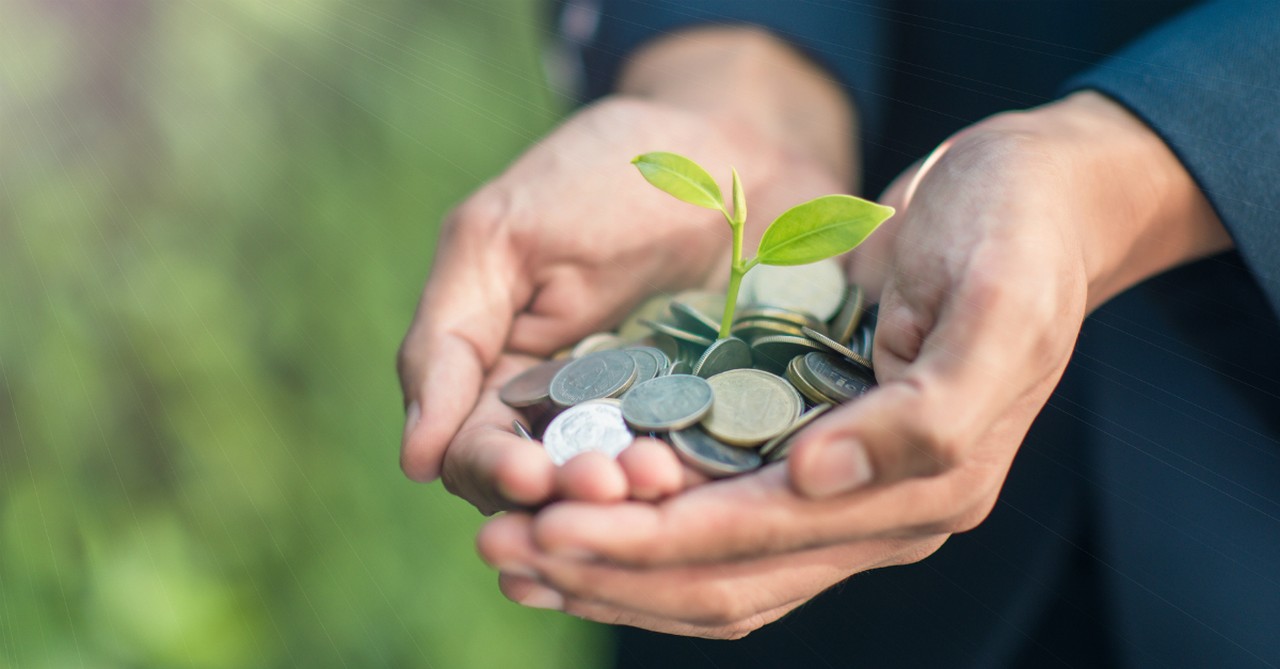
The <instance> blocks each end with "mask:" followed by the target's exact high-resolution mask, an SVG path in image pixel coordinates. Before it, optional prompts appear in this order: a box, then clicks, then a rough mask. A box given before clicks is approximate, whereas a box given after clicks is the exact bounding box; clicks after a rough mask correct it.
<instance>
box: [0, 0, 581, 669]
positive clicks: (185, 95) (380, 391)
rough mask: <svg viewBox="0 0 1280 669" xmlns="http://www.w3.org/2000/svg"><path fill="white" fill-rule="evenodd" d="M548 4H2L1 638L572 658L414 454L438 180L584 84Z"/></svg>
mask: <svg viewBox="0 0 1280 669" xmlns="http://www.w3.org/2000/svg"><path fill="white" fill-rule="evenodd" d="M545 13H546V8H545V7H543V6H541V5H540V4H537V3H535V2H533V0H379V2H372V3H365V2H355V1H346V0H279V1H277V0H272V1H270V2H265V1H263V0H210V1H207V2H206V1H205V0H58V1H54V0H26V1H20V0H0V668H8V667H14V668H17V667H21V668H24V669H26V668H33V667H34V668H42V667H50V668H53V667H57V668H63V667H250V666H282V667H283V666H290V667H292V666H315V667H330V666H336V667H381V666H388V667H391V666H394V667H409V666H421V667H508V666H520V667H522V668H524V669H536V668H537V667H566V666H573V667H584V666H594V665H597V664H599V662H600V660H599V656H600V652H601V650H602V648H603V638H602V636H601V630H600V629H599V628H595V627H591V626H588V625H586V624H583V623H579V622H577V621H573V620H571V619H569V618H567V617H565V616H560V615H556V614H547V613H541V612H533V611H527V610H523V609H520V608H519V607H516V606H515V605H513V604H510V603H508V602H506V600H504V599H503V598H502V597H501V595H500V594H499V593H498V592H497V588H496V585H495V583H496V579H495V577H494V574H493V573H492V572H490V571H489V570H488V569H487V568H485V567H484V566H483V565H482V564H481V563H480V561H479V560H478V559H477V558H476V557H475V554H474V549H473V543H472V541H473V535H474V531H475V529H476V528H477V527H478V526H479V524H480V522H481V518H480V517H479V516H478V514H476V513H475V511H474V510H473V509H471V508H470V507H469V506H467V505H465V504H464V503H462V502H459V501H457V500H455V499H453V498H451V497H449V496H448V495H447V494H445V493H444V492H443V491H442V490H441V489H440V487H439V486H438V485H433V486H421V485H417V484H413V483H410V482H409V481H407V480H405V479H404V478H403V477H402V476H401V474H400V472H399V470H398V467H397V463H396V450H397V447H398V443H399V436H400V430H401V421H402V413H401V410H400V406H399V395H398V390H397V387H396V382H395V377H394V368H393V357H394V353H395V349H396V347H397V345H398V343H399V339H400V336H401V335H402V334H403V330H404V328H405V326H406V325H407V323H408V320H409V317H410V315H411V313H412V309H413V306H414V304H415V302H416V299H417V293H418V291H419V289H420V287H421V282H422V279H423V278H424V276H425V273H426V270H427V268H428V265H429V261H430V257H431V248H432V241H433V239H434V237H435V234H436V231H437V229H438V225H439V220H440V218H441V216H442V214H443V213H444V212H445V211H447V209H448V207H449V206H450V205H451V204H452V203H455V202H456V201H458V200H459V199H460V198H462V197H463V196H464V195H465V194H466V193H467V192H468V191H469V190H471V189H473V188H475V187H476V186H477V185H478V184H479V183H481V182H482V181H483V180H485V179H486V178H488V177H490V176H492V175H494V174H495V173H497V172H498V171H499V170H500V169H501V168H502V166H503V165H504V164H505V163H506V162H508V161H509V160H510V159H511V158H512V157H513V156H514V155H515V154H516V153H517V152H519V150H520V149H521V148H522V147H524V146H526V145H527V144H528V143H529V142H531V141H532V140H533V139H535V138H536V137H537V136H539V135H540V134H541V133H543V132H545V131H546V129H548V128H549V127H550V126H551V125H552V124H554V122H555V121H556V119H557V118H558V117H559V116H560V115H561V114H563V113H564V110H565V109H567V104H566V101H565V100H564V99H563V97H562V96H558V95H555V94H552V93H550V92H549V90H548V88H547V86H546V84H545V83H544V81H543V76H542V72H541V68H540V65H539V62H538V59H539V56H540V50H541V49H542V48H543V46H545V43H546V42H547V40H548V38H549V34H550V33H549V30H548V20H547V17H546V16H545Z"/></svg>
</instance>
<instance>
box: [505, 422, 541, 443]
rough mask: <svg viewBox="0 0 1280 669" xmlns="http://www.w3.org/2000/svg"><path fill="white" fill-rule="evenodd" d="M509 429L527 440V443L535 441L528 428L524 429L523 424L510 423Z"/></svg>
mask: <svg viewBox="0 0 1280 669" xmlns="http://www.w3.org/2000/svg"><path fill="white" fill-rule="evenodd" d="M511 429H512V430H515V433H516V434H518V435H520V436H521V437H524V438H525V439H528V440H529V441H537V439H534V438H533V433H531V432H529V428H527V427H525V426H524V423H521V422H520V421H518V420H513V421H511Z"/></svg>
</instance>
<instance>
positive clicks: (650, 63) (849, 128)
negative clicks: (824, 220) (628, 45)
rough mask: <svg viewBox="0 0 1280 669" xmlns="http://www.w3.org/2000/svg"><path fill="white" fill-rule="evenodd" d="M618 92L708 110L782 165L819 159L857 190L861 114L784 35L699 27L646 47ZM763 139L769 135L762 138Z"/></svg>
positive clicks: (728, 130)
mask: <svg viewBox="0 0 1280 669" xmlns="http://www.w3.org/2000/svg"><path fill="white" fill-rule="evenodd" d="M618 94H619V95H621V96H626V97H637V98H643V99H648V100H652V101H655V102H660V103H662V104H665V105H670V106H673V107H678V108H682V109H686V110H689V111H694V112H697V113H699V114H702V115H704V116H706V117H707V118H709V119H710V120H712V121H713V122H714V123H715V124H716V125H717V126H718V127H720V128H721V129H722V130H723V131H724V132H726V133H727V134H729V135H730V136H734V137H739V138H741V142H740V143H741V144H743V145H748V144H751V145H766V146H771V147H773V149H774V150H775V151H776V152H777V153H779V154H783V155H777V156H774V157H773V158H772V159H773V160H776V161H777V162H779V163H795V162H814V163H817V164H818V165H820V166H821V167H822V168H823V169H824V170H826V171H827V172H828V173H830V174H831V175H832V176H833V177H835V178H836V179H838V180H839V181H840V183H842V184H846V185H847V187H849V188H850V189H853V188H854V187H855V186H856V185H857V182H858V178H859V176H860V175H859V174H858V170H857V168H856V166H857V164H858V156H857V155H856V150H857V147H856V141H855V137H856V127H857V118H856V112H855V110H854V107H853V104H852V102H851V101H850V99H849V97H848V96H847V95H846V94H845V93H844V91H843V90H842V89H841V87H840V86H839V85H838V84H836V83H835V82H834V81H833V80H832V79H831V77H830V76H829V75H828V74H827V73H826V72H825V71H824V70H823V69H822V68H820V67H819V66H818V65H816V64H814V63H813V62H811V61H809V60H808V59H807V58H805V57H804V56H803V55H801V54H799V53H798V52H796V51H795V50H794V49H793V48H791V47H790V46H789V45H787V44H786V43H785V42H783V41H782V40H780V39H778V38H776V37H773V36H772V35H770V34H769V33H767V32H765V31H763V30H761V29H758V28H751V27H707V28H697V29H692V30H688V31H684V32H680V33H675V34H672V35H668V36H664V37H662V38H659V39H656V40H654V41H653V42H651V43H649V44H647V45H645V46H644V47H642V48H641V49H639V50H637V51H636V53H635V54H634V55H633V56H632V57H631V59H630V60H629V61H628V63H627V65H626V66H625V67H624V69H623V71H622V74H621V75H620V77H619V83H618ZM762 140H763V141H762Z"/></svg>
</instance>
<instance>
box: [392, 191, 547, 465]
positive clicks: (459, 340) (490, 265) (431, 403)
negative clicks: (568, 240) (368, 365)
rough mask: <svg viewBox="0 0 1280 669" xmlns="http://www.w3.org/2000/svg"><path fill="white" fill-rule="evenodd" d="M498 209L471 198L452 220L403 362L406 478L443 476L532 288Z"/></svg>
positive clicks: (482, 199) (402, 461)
mask: <svg viewBox="0 0 1280 669" xmlns="http://www.w3.org/2000/svg"><path fill="white" fill-rule="evenodd" d="M501 216H502V213H501V206H500V204H495V203H494V202H492V197H491V196H487V195H484V194H478V195H476V196H473V197H472V198H471V200H469V201H468V203H466V204H464V205H463V206H462V207H460V208H459V210H458V211H457V212H455V214H453V215H452V216H451V220H450V221H449V223H448V225H447V232H446V234H444V235H443V236H442V237H441V239H440V246H439V250H438V252H437V254H436V258H435V261H434V263H433V266H432V270H431V276H430V278H429V279H428V280H427V284H426V287H425V288H424V289H423V293H422V299H421V301H420V302H419V304H418V309H417V312H416V313H415V314H414V320H413V324H412V325H411V326H410V328H409V333H408V334H407V335H406V336H405V340H404V342H403V343H402V344H401V347H400V353H399V358H398V369H399V374H400V384H401V389H402V391H403V393H404V402H405V406H406V407H409V411H408V418H409V420H407V421H406V426H405V430H404V435H403V438H402V443H401V450H400V465H401V468H402V469H403V470H404V472H405V474H406V475H407V476H409V478H411V479H414V480H416V481H430V480H433V479H435V478H436V477H437V476H439V475H440V469H441V464H442V463H441V460H442V455H443V452H444V449H445V446H446V445H447V444H448V443H449V441H450V440H451V439H453V437H454V435H455V434H456V432H457V430H458V428H459V426H461V425H462V421H463V419H464V418H465V417H466V416H467V414H469V413H470V412H471V409H472V407H473V406H474V405H475V403H476V398H477V396H478V394H479V392H480V385H481V382H482V381H483V379H484V376H485V371H486V370H487V369H488V368H489V367H490V366H492V365H493V363H494V361H495V360H497V357H498V354H499V352H500V351H501V350H502V345H503V342H504V341H505V340H506V338H507V334H508V332H509V330H510V329H511V319H512V314H513V313H515V311H516V310H517V309H518V308H519V307H520V306H521V305H522V304H524V302H525V301H527V300H528V298H529V292H530V291H531V290H532V287H531V286H529V285H527V284H528V282H527V281H524V282H522V281H520V280H519V279H518V272H519V271H520V270H519V263H516V262H514V261H513V255H512V253H511V251H510V248H509V246H508V245H507V244H506V240H505V238H504V235H503V234H502V233H501V229H502V228H501V224H502V222H501Z"/></svg>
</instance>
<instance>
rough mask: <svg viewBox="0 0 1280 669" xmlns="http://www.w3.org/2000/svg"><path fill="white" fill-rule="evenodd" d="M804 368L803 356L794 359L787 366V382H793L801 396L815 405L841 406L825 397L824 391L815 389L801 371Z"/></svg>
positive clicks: (833, 399) (835, 400) (832, 398)
mask: <svg viewBox="0 0 1280 669" xmlns="http://www.w3.org/2000/svg"><path fill="white" fill-rule="evenodd" d="M803 366H804V356H802V355H798V356H796V357H794V358H792V359H791V362H790V363H789V364H788V365H787V372H786V377H787V380H788V381H790V382H791V385H793V386H795V387H796V390H798V391H800V394H801V395H804V396H805V398H806V399H808V400H809V401H810V402H812V403H813V404H839V401H838V400H837V399H835V398H834V397H827V396H826V395H823V394H822V391H820V390H818V389H817V388H815V387H814V385H813V384H812V383H810V382H809V380H808V379H807V378H805V376H804V374H803V373H802V372H801V371H800V368H801V367H803Z"/></svg>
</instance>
